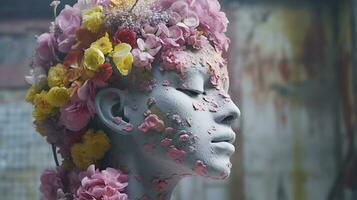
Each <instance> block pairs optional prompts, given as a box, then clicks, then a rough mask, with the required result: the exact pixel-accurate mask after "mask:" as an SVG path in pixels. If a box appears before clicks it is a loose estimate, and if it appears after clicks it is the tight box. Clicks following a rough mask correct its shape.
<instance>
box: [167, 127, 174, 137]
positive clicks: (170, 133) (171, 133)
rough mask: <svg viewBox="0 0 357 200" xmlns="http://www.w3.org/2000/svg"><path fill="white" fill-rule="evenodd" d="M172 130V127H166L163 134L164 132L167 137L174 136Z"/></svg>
mask: <svg viewBox="0 0 357 200" xmlns="http://www.w3.org/2000/svg"><path fill="white" fill-rule="evenodd" d="M174 131H175V130H174V129H173V128H172V127H167V128H166V129H165V132H166V134H167V135H173V134H174Z"/></svg>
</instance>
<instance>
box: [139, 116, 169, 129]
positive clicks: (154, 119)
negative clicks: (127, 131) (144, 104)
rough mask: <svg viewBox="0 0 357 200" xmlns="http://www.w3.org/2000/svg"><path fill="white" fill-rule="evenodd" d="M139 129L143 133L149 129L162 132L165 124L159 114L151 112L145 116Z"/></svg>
mask: <svg viewBox="0 0 357 200" xmlns="http://www.w3.org/2000/svg"><path fill="white" fill-rule="evenodd" d="M138 129H139V130H140V131H141V132H143V133H147V132H149V131H156V132H162V131H163V130H164V129H165V124H164V122H163V121H162V120H160V119H159V117H158V116H157V115H155V114H150V115H149V116H147V117H146V118H145V121H144V122H143V123H142V124H140V125H139V127H138Z"/></svg>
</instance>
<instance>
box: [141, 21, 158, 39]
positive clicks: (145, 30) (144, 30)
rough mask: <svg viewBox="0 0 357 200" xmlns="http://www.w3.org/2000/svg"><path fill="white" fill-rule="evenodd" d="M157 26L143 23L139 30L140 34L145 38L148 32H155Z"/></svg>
mask: <svg viewBox="0 0 357 200" xmlns="http://www.w3.org/2000/svg"><path fill="white" fill-rule="evenodd" d="M157 29H158V27H156V26H151V25H150V24H145V25H144V28H142V29H141V30H140V32H141V35H142V36H143V37H144V38H146V37H147V35H148V34H156V32H157Z"/></svg>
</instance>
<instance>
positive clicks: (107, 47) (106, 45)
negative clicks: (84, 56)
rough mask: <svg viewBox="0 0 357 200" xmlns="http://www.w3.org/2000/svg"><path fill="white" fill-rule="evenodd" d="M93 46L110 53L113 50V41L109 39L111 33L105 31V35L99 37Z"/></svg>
mask: <svg viewBox="0 0 357 200" xmlns="http://www.w3.org/2000/svg"><path fill="white" fill-rule="evenodd" d="M91 47H95V48H97V49H99V50H100V51H101V52H103V53H104V54H108V53H110V52H111V51H113V45H112V42H111V41H110V39H109V34H108V33H105V36H104V37H101V38H99V39H98V40H97V41H95V42H93V43H92V45H91Z"/></svg>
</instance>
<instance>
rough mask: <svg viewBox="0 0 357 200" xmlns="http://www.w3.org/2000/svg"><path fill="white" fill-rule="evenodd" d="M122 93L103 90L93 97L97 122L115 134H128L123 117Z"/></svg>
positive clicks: (107, 89)
mask: <svg viewBox="0 0 357 200" xmlns="http://www.w3.org/2000/svg"><path fill="white" fill-rule="evenodd" d="M124 98H125V94H124V91H122V90H119V89H116V88H104V89H102V90H100V91H99V92H98V93H97V94H96V97H95V109H96V113H97V115H98V117H99V120H101V122H102V123H103V124H104V125H105V126H106V127H108V128H109V129H111V130H112V131H113V132H115V133H120V134H125V135H127V134H128V131H125V128H126V127H128V126H129V123H128V120H127V119H126V117H125V116H124Z"/></svg>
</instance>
